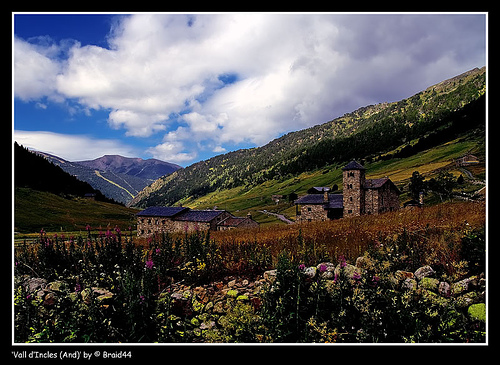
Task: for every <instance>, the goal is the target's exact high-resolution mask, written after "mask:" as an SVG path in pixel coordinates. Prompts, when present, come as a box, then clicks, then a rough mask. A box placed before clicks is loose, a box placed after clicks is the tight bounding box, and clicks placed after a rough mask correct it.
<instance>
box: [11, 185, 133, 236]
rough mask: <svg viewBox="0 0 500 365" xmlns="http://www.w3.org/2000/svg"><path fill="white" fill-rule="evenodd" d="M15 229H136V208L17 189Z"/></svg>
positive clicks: (50, 230) (24, 230)
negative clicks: (87, 226)
mask: <svg viewBox="0 0 500 365" xmlns="http://www.w3.org/2000/svg"><path fill="white" fill-rule="evenodd" d="M14 207H15V208H14V231H15V232H23V233H25V232H39V231H40V230H41V229H42V228H43V229H44V230H45V231H48V232H59V231H79V230H81V231H85V227H86V225H87V224H89V225H90V226H91V227H92V229H99V227H102V228H103V230H106V229H107V227H110V228H111V229H113V228H114V227H115V226H118V227H120V228H121V229H122V230H126V229H128V227H129V226H132V227H133V229H135V223H136V222H135V217H134V214H135V213H137V211H138V210H137V209H133V208H126V207H124V206H121V205H117V204H111V203H106V202H100V201H94V200H89V199H85V198H77V197H75V198H73V199H65V198H62V197H60V196H58V195H55V194H52V193H49V192H43V191H37V190H33V189H29V188H18V187H16V188H15V195H14Z"/></svg>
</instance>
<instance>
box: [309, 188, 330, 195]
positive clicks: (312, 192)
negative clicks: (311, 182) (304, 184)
mask: <svg viewBox="0 0 500 365" xmlns="http://www.w3.org/2000/svg"><path fill="white" fill-rule="evenodd" d="M325 191H330V188H329V187H327V186H313V187H312V188H310V189H309V190H308V192H309V193H311V194H315V193H316V194H320V193H323V192H325Z"/></svg>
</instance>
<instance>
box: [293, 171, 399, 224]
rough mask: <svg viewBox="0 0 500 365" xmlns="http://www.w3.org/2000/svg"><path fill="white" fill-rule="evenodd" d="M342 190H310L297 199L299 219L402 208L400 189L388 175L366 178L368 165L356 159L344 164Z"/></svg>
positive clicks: (312, 219) (355, 214)
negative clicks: (309, 192)
mask: <svg viewBox="0 0 500 365" xmlns="http://www.w3.org/2000/svg"><path fill="white" fill-rule="evenodd" d="M342 180H343V192H342V194H330V193H328V192H327V191H325V192H324V193H323V195H319V194H308V195H305V196H303V197H301V198H300V199H298V200H297V201H295V204H296V213H297V221H299V222H300V221H309V222H310V221H325V220H330V219H338V218H342V217H352V216H359V215H363V214H379V213H384V212H388V211H393V210H397V209H399V194H401V192H400V191H399V189H398V188H397V187H396V185H394V183H393V182H392V181H391V180H390V179H388V178H382V179H366V178H365V168H364V167H363V166H362V165H360V164H359V163H357V162H356V161H351V162H349V163H348V164H347V165H346V166H345V167H344V168H342Z"/></svg>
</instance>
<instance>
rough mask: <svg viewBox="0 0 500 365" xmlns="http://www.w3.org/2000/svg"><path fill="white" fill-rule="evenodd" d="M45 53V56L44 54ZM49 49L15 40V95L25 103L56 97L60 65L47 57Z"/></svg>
mask: <svg viewBox="0 0 500 365" xmlns="http://www.w3.org/2000/svg"><path fill="white" fill-rule="evenodd" d="M44 53H45V54H44ZM46 53H48V49H46V51H44V49H43V48H40V47H37V46H35V45H32V44H30V43H28V42H25V41H23V40H21V39H19V38H17V37H15V38H14V95H15V96H16V97H18V98H20V99H22V100H24V101H29V100H37V99H39V98H41V97H43V96H48V97H54V96H55V94H56V87H55V80H56V76H57V74H58V73H59V71H60V64H59V63H58V62H56V61H53V60H52V59H50V58H49V57H47V55H46Z"/></svg>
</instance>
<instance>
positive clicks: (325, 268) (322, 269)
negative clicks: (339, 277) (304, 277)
mask: <svg viewBox="0 0 500 365" xmlns="http://www.w3.org/2000/svg"><path fill="white" fill-rule="evenodd" d="M326 270H327V267H326V265H325V264H321V265H319V272H325V271H326Z"/></svg>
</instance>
